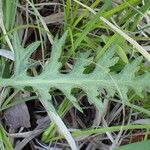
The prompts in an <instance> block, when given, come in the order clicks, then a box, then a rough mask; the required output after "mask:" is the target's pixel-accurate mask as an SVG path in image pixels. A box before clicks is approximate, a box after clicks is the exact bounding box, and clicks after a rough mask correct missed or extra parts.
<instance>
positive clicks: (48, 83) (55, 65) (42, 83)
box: [0, 33, 150, 112]
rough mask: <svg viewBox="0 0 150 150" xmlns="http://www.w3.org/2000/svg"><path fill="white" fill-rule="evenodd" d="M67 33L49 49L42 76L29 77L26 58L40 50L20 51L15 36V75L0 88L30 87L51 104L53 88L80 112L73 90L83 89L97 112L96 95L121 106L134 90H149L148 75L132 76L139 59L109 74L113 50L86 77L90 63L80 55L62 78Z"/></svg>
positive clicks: (83, 55)
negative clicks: (117, 99) (116, 98)
mask: <svg viewBox="0 0 150 150" xmlns="http://www.w3.org/2000/svg"><path fill="white" fill-rule="evenodd" d="M66 36H67V33H65V34H64V35H63V36H62V38H61V39H60V40H58V39H55V41H54V44H53V46H52V53H51V58H50V60H48V61H47V62H46V63H45V65H44V66H43V72H42V73H41V74H40V75H38V76H36V77H30V76H28V75H27V74H26V70H27V69H28V68H29V66H30V65H29V61H28V59H29V57H30V55H31V54H32V52H34V51H35V49H36V48H37V47H38V46H39V44H40V43H39V42H34V43H32V44H31V45H29V46H28V47H27V48H25V49H24V48H22V46H21V45H20V42H19V39H18V36H17V35H16V34H15V35H14V42H13V45H14V50H15V70H14V75H13V77H12V78H10V79H1V80H0V85H1V86H13V87H17V88H24V87H27V86H31V87H32V88H33V89H35V91H36V92H37V93H38V94H40V96H41V98H43V99H45V100H46V101H49V102H51V95H50V93H49V91H50V90H51V89H52V88H56V89H59V90H61V91H62V92H63V93H64V94H65V96H66V97H67V98H68V99H69V100H70V101H71V102H72V103H73V105H74V106H75V107H76V108H77V109H78V110H80V111H82V110H81V108H80V106H79V105H78V102H77V101H76V98H75V97H74V96H73V95H72V94H71V90H72V89H73V88H80V89H82V90H83V91H84V92H85V93H86V95H87V98H88V100H89V102H90V103H91V104H94V105H95V106H96V107H97V109H99V110H102V109H103V104H102V101H101V100H100V99H99V98H98V96H99V93H100V92H101V91H102V90H103V89H105V90H106V92H107V96H108V97H113V96H114V94H115V93H118V94H119V95H120V97H121V99H122V100H123V101H124V102H128V97H127V92H128V91H129V90H130V89H133V90H134V91H135V92H136V93H137V94H138V95H140V93H141V92H142V91H143V90H145V89H146V88H147V87H150V74H149V73H145V74H143V75H140V76H135V74H136V72H137V71H138V70H139V64H140V63H141V61H142V57H138V58H137V59H136V60H134V61H133V62H131V63H130V64H127V65H126V66H125V67H124V69H123V70H122V71H121V72H120V73H118V74H114V73H113V74H112V73H111V72H110V69H109V68H110V67H111V66H113V65H115V64H116V63H117V61H118V58H117V57H114V53H115V49H114V48H113V47H112V48H110V49H109V50H108V51H107V52H106V53H105V54H104V55H103V56H102V57H101V59H99V60H98V62H97V63H96V67H95V69H94V70H93V72H91V73H90V74H85V73H84V70H85V67H86V66H87V65H89V64H90V63H91V59H89V58H88V57H89V55H90V54H89V53H81V54H80V55H79V56H78V58H77V59H76V62H75V64H74V68H73V69H72V71H71V72H70V73H68V74H61V73H60V72H59V69H60V67H61V62H59V58H60V56H61V51H62V47H63V45H64V43H65V39H66ZM50 105H51V111H52V112H54V110H55V109H54V107H53V105H52V103H51V104H50Z"/></svg>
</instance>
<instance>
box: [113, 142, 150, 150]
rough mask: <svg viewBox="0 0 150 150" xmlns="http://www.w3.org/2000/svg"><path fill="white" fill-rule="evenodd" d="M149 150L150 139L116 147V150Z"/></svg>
mask: <svg viewBox="0 0 150 150" xmlns="http://www.w3.org/2000/svg"><path fill="white" fill-rule="evenodd" d="M131 149H133V150H134V149H136V150H149V149H150V140H147V141H142V142H136V143H132V144H128V145H125V146H120V147H118V148H116V149H115V150H131Z"/></svg>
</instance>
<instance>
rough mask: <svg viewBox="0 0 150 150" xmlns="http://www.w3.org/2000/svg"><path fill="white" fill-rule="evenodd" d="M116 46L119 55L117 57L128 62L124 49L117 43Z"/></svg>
mask: <svg viewBox="0 0 150 150" xmlns="http://www.w3.org/2000/svg"><path fill="white" fill-rule="evenodd" d="M116 48H117V53H118V55H119V57H120V58H121V59H122V60H123V61H124V62H125V63H129V60H128V57H127V56H126V53H125V51H124V50H123V49H122V47H120V46H119V45H117V46H116Z"/></svg>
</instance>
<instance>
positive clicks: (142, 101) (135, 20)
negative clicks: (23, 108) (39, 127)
mask: <svg viewBox="0 0 150 150" xmlns="http://www.w3.org/2000/svg"><path fill="white" fill-rule="evenodd" d="M0 4H1V5H0V6H1V7H2V8H0V28H1V30H0V41H1V42H0V51H1V50H10V51H12V53H11V54H12V55H13V52H15V54H18V55H17V56H18V60H17V59H15V60H14V62H13V61H10V60H9V59H6V58H4V57H3V56H4V55H3V53H2V54H1V53H0V54H1V55H2V57H0V79H1V81H0V99H1V101H0V112H1V114H2V116H3V114H4V113H5V111H6V110H7V109H9V108H10V107H13V106H14V105H17V104H20V103H24V102H26V103H27V104H28V105H31V104H32V102H31V101H33V103H34V109H33V110H32V109H31V108H30V111H31V112H32V113H35V114H36V111H38V110H40V111H43V110H45V112H44V114H42V113H39V116H41V117H44V116H47V113H46V112H48V114H49V116H50V118H51V119H52V122H50V124H49V126H48V127H47V128H44V129H43V132H42V134H40V136H38V137H37V139H38V140H39V141H40V142H44V143H46V144H49V143H52V147H53V146H54V144H56V148H57V146H58V145H57V142H58V143H61V144H62V148H64V149H66V148H68V147H66V146H65V144H66V145H68V143H69V145H70V147H72V149H78V148H77V147H76V144H77V142H76V140H77V139H78V140H79V143H78V147H80V144H82V143H83V142H85V141H87V139H88V138H91V139H92V138H93V139H94V140H96V136H99V137H100V136H101V137H103V138H106V140H107V146H109V147H111V146H112V147H113V148H116V149H117V147H119V146H120V147H119V148H118V150H119V149H120V150H124V149H125V150H128V149H131V147H132V146H133V147H134V146H137V145H138V143H137V144H133V145H132V144H131V143H132V142H131V143H130V142H129V143H128V144H129V145H126V146H124V147H123V146H121V145H122V143H121V140H123V135H125V136H127V137H128V136H129V135H130V136H131V137H132V135H134V133H138V131H139V132H140V133H141V134H142V135H143V137H144V140H148V137H149V136H148V135H149V128H150V126H149V125H146V123H145V122H142V124H141V125H139V124H132V123H133V122H134V121H136V120H141V119H143V120H144V121H145V120H148V118H149V116H150V105H149V100H150V99H149V87H147V88H146V89H144V90H143V91H142V92H141V91H140V88H138V87H141V85H142V86H143V87H144V85H143V84H141V85H140V84H139V83H140V82H141V81H142V77H141V80H139V83H137V84H135V86H137V87H135V89H136V90H135V89H133V88H129V90H128V88H127V89H125V88H124V89H123V92H122V93H121V94H120V92H118V93H117V92H116V93H115V94H114V95H113V96H111V97H108V96H109V92H108V91H107V90H108V89H107V85H106V86H103V88H102V89H100V90H101V92H100V93H99V96H98V98H99V100H102V101H103V103H106V108H105V109H102V110H101V111H100V112H99V111H98V110H97V109H96V107H94V106H93V105H90V104H89V103H88V99H87V96H86V92H85V91H82V90H81V89H82V88H83V87H82V85H81V87H82V88H81V89H76V87H73V88H72V89H71V90H70V93H71V94H72V95H73V96H75V97H76V100H77V101H78V105H76V103H75V102H74V101H72V103H71V102H70V101H69V100H70V99H71V98H72V97H69V96H68V97H66V96H65V95H69V94H65V95H64V94H63V91H61V92H60V91H57V90H56V89H55V88H57V89H59V87H61V86H62V85H59V87H58V85H55V86H54V87H53V88H52V89H51V90H50V91H48V94H51V95H53V97H52V100H53V103H52V104H53V105H50V103H47V101H46V100H45V101H42V98H43V99H44V98H45V97H44V96H43V97H42V96H41V95H42V93H45V92H46V90H47V89H46V90H45V91H44V90H43V89H41V91H40V90H39V89H38V90H37V89H36V92H35V91H34V87H32V85H34V82H35V80H33V79H34V77H32V80H28V81H30V85H29V86H31V87H32V88H31V87H29V86H27V87H25V88H24V87H21V88H20V87H19V86H18V85H17V83H19V84H20V85H22V84H23V83H25V80H23V76H22V82H21V79H20V78H19V77H18V78H16V79H15V75H16V74H15V75H13V74H14V72H17V70H15V69H16V68H14V64H16V62H19V63H18V66H19V65H21V66H22V68H23V67H24V64H23V61H24V60H25V59H26V58H27V57H30V56H27V55H26V58H25V59H24V60H22V61H20V60H21V57H23V56H24V55H25V53H24V51H25V50H26V51H28V48H29V47H27V46H28V45H29V44H31V43H32V42H33V41H40V42H39V47H38V48H37V47H36V46H35V45H36V44H35V45H34V44H33V45H32V46H33V47H30V48H31V49H30V52H31V51H33V50H34V48H37V49H38V51H37V52H34V54H33V55H34V56H35V58H36V60H33V56H31V57H30V59H29V63H30V71H28V74H29V75H30V76H36V77H37V78H38V74H42V71H43V67H44V66H45V63H46V62H48V61H49V60H50V61H51V59H49V58H51V57H52V55H54V56H55V58H53V62H51V63H52V64H53V65H52V66H51V67H50V68H49V70H50V69H51V68H53V70H54V71H53V72H55V71H56V70H57V69H59V70H61V71H62V72H65V73H64V75H65V74H67V73H69V72H71V70H73V67H74V64H75V62H76V61H77V62H80V63H79V64H78V68H77V69H79V70H82V68H81V67H82V65H83V64H85V65H88V67H87V68H86V70H85V72H84V73H87V76H88V75H89V74H88V72H92V71H93V70H94V69H95V68H99V70H100V71H106V72H107V69H108V68H109V69H110V71H108V74H109V75H110V77H114V78H115V75H116V74H118V73H120V72H121V71H122V69H123V68H124V66H126V65H129V64H131V63H132V62H134V60H140V59H139V56H142V57H143V59H142V61H141V62H139V64H138V66H139V71H138V72H136V73H135V74H134V75H133V74H132V77H131V81H132V80H133V81H134V80H135V79H136V78H135V79H134V76H136V77H139V78H140V75H142V74H144V73H145V74H148V75H149V74H150V65H149V61H150V54H149V53H148V52H147V51H146V50H145V49H144V48H143V46H149V41H150V38H149V27H150V26H149V25H148V19H147V18H146V17H147V16H146V14H147V13H148V11H150V1H149V0H145V1H144V3H142V1H141V0H125V1H123V0H122V1H121V2H120V3H116V2H115V1H114V0H105V1H104V0H94V1H93V0H85V1H83V0H80V1H79V0H72V1H71V0H66V1H60V3H57V4H54V3H53V2H49V3H46V1H43V3H41V2H40V1H39V0H36V1H33V0H26V1H19V0H13V1H10V0H5V1H2V0H1V1H0ZM35 4H40V6H44V5H45V7H38V6H37V5H35ZM60 4H61V5H60ZM20 6H21V7H20ZM46 6H47V7H46ZM54 6H55V7H54ZM30 11H32V14H31V13H30ZM43 12H44V13H43ZM57 12H63V21H62V22H61V23H55V24H47V23H46V22H45V21H44V19H43V17H42V15H50V14H54V13H57ZM20 14H21V15H20ZM19 15H20V18H19ZM16 20H17V21H16ZM35 22H36V23H35ZM66 31H67V32H68V33H67V35H66V42H65V44H64V46H63V48H62V49H63V50H62V53H61V56H60V58H58V55H57V54H53V53H52V50H51V49H52V45H53V44H54V43H55V39H56V37H59V39H60V38H61V37H62V35H64V33H66ZM16 32H18V33H19V40H20V41H21V43H22V44H23V47H27V48H26V49H22V48H21V47H20V48H18V47H17V46H15V44H14V43H13V42H12V41H13V40H14V37H13V35H14V33H16ZM30 33H31V34H30ZM12 37H13V38H12ZM30 40H31V41H30ZM57 42H58V41H57ZM14 47H17V51H16V49H15V50H14ZM58 47H59V42H58ZM58 47H57V46H55V50H56V49H57V48H58ZM112 47H113V49H114V50H115V54H114V56H113V57H118V59H119V61H118V62H117V64H115V65H114V66H108V68H107V69H106V68H105V65H106V64H107V63H109V61H111V59H110V60H108V61H107V62H105V64H103V66H98V65H96V64H97V63H98V62H99V61H100V60H103V57H104V56H105V55H106V54H107V53H108V52H109V51H110V49H111V48H112ZM30 52H29V53H30ZM83 52H85V53H89V56H88V60H87V59H86V58H85V57H84V58H83V60H82V61H81V60H80V59H79V53H83ZM54 56H53V57H54ZM55 59H58V60H59V61H61V62H62V65H63V67H62V68H57V65H58V64H57V63H56V61H57V60H56V61H55ZM25 62H26V63H27V62H28V61H27V60H25ZM89 62H90V63H89ZM91 62H92V63H91ZM146 64H148V65H146ZM102 67H104V68H105V70H103V68H102ZM18 68H19V67H18ZM135 68H136V67H135ZM135 68H132V70H130V69H128V70H129V71H130V72H128V73H126V74H130V73H131V72H132V71H134V70H135ZM137 68H138V67H137ZM18 72H19V70H18ZM12 75H13V76H12ZM18 75H19V74H18ZM48 75H49V76H50V74H48ZM98 75H101V74H100V73H99V74H98V73H97V77H98ZM78 76H79V75H78ZM116 76H117V75H116ZM148 77H149V76H148ZM148 77H147V78H146V79H145V80H147V82H146V81H145V83H144V84H146V83H148V82H149V80H150V78H148ZM49 78H51V76H50V77H49ZM66 78H67V76H66ZM80 78H81V77H80ZM120 78H121V77H120ZM129 78H130V77H129ZM143 78H144V77H143ZM5 79H6V80H5ZM59 79H61V77H59ZM73 79H74V78H73ZM118 80H119V79H118ZM9 81H10V85H11V87H10V86H6V85H9ZM14 81H16V82H14ZM26 81H27V79H26ZM41 81H43V80H41ZM51 81H52V80H51ZM72 82H75V81H72ZM62 83H63V86H64V88H65V87H67V84H66V83H65V82H62ZM132 83H133V82H132ZM42 84H43V82H42ZM42 84H41V85H42ZM41 85H40V86H41ZM97 85H98V83H97ZM40 86H39V87H40ZM42 86H43V88H45V87H46V86H47V84H45V87H44V85H42ZM63 86H62V87H63ZM88 86H89V87H90V86H92V85H88ZM88 86H87V87H88ZM95 86H96V85H95ZM77 87H78V86H77ZM130 87H132V85H131V86H130ZM78 88H79V87H78ZM113 88H116V85H114V86H113ZM93 89H94V87H93ZM117 90H118V91H121V90H122V87H121V86H119V88H118V89H117ZM127 90H128V92H127ZM91 91H92V90H91ZM110 91H111V90H110ZM20 92H22V93H26V92H27V93H28V94H27V95H28V96H26V97H22V96H21V98H18V97H17V95H18V94H19V93H20ZM93 93H95V91H92V92H91V94H90V95H92V94H93ZM124 93H126V94H127V97H128V102H127V101H123V100H124V97H123V96H124ZM46 98H47V97H46ZM35 101H36V102H35ZM37 101H38V102H37ZM39 101H41V102H42V104H43V106H44V107H43V106H42V105H41V103H39ZM85 101H86V102H85ZM93 101H94V98H93V99H91V104H92V103H94V102H93ZM89 102H90V101H89ZM37 103H38V104H37ZM73 104H74V105H73ZM96 104H97V105H98V106H99V104H98V103H96ZM53 106H54V108H55V110H56V113H57V114H58V116H57V115H56V114H55V113H54V114H53V111H52V110H53V109H52V107H53ZM74 106H75V107H76V108H77V109H79V110H80V111H81V108H82V109H83V113H84V115H83V114H82V113H81V114H80V112H79V111H78V110H77V109H76V108H75V107H74ZM80 107H81V108H80ZM103 107H104V106H103ZM91 109H92V110H93V112H94V122H92V118H91V121H90V122H91V123H93V124H92V125H91V124H90V122H88V121H87V122H86V121H85V120H88V117H89V115H91V117H92V115H93V114H91V113H90V111H91ZM113 110H116V111H115V113H113V112H112V111H113ZM40 111H39V112H40ZM135 114H136V115H135ZM51 115H52V116H51ZM55 115H56V116H55ZM83 116H84V117H83ZM102 118H103V119H102ZM109 119H110V120H111V119H112V120H111V121H109ZM99 121H100V123H98V122H99ZM34 123H35V122H34ZM55 124H57V126H56V125H55ZM89 126H90V127H89ZM32 128H33V127H32ZM58 128H59V130H58ZM70 129H74V130H73V131H70ZM27 130H28V131H29V132H30V129H27ZM27 130H26V129H25V130H24V131H22V133H23V132H24V133H25V132H26V131H27ZM8 133H9V130H8V129H7V128H6V125H5V122H4V121H3V120H1V128H0V147H1V149H6V150H11V149H13V148H15V146H16V145H15V143H11V142H10V139H9V134H8ZM58 133H59V134H58ZM14 134H16V133H14ZM61 134H63V135H61ZM84 136H85V139H84ZM86 136H87V137H86ZM64 137H65V138H64ZM114 137H116V139H114ZM69 138H70V139H69ZM82 138H83V139H82ZM64 139H66V140H67V141H68V143H66V141H65V140H64ZM117 140H118V141H117ZM92 142H93V141H89V142H86V145H85V146H87V145H92ZM101 142H103V140H102V141H101ZM144 142H145V141H143V142H142V141H141V143H140V145H142V146H143V145H144ZM148 142H149V141H148ZM148 142H147V143H148ZM75 143H76V144H75ZM115 143H119V144H120V145H119V144H115ZM34 144H35V145H36V144H37V143H34ZM63 144H64V146H63ZM130 144H131V145H130ZM23 146H25V145H22V147H23ZM93 146H94V145H93ZM130 146H131V147H130ZM112 147H111V148H112ZM133 147H132V148H133ZM42 148H43V147H42ZM147 150H148V149H147Z"/></svg>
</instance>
